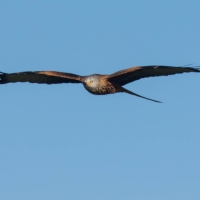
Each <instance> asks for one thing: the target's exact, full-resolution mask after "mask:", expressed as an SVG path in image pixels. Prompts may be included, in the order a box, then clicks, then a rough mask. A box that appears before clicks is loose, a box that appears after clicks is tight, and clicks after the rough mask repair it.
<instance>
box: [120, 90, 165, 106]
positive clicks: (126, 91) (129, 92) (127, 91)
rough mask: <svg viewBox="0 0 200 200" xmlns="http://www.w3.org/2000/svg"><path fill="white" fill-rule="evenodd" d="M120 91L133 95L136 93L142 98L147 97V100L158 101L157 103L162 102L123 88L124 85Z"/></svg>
mask: <svg viewBox="0 0 200 200" xmlns="http://www.w3.org/2000/svg"><path fill="white" fill-rule="evenodd" d="M120 92H125V93H128V94H131V95H135V96H137V97H141V98H143V99H147V100H150V101H154V102H157V103H162V102H161V101H157V100H154V99H149V98H147V97H143V96H141V95H139V94H136V93H134V92H131V91H129V90H127V89H125V88H123V87H122V88H121V90H120Z"/></svg>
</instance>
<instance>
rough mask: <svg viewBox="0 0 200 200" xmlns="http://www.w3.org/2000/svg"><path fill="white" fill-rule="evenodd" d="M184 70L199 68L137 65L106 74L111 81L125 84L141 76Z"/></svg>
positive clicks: (189, 70)
mask: <svg viewBox="0 0 200 200" xmlns="http://www.w3.org/2000/svg"><path fill="white" fill-rule="evenodd" d="M185 72H200V70H199V68H195V67H194V68H193V67H174V66H139V67H131V68H128V69H125V70H121V71H118V72H116V73H114V74H111V75H108V77H107V78H108V80H109V81H111V82H115V83H118V84H120V85H125V84H128V83H130V82H133V81H136V80H139V79H141V78H148V77H155V76H168V75H173V74H181V73H185Z"/></svg>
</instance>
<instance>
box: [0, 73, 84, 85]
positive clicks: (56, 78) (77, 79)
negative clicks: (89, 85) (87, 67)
mask: <svg viewBox="0 0 200 200" xmlns="http://www.w3.org/2000/svg"><path fill="white" fill-rule="evenodd" d="M83 78H84V77H83V76H78V75H76V74H70V73H63V72H55V71H33V72H19V73H11V74H7V73H3V72H0V84H6V83H16V82H29V83H38V84H58V83H81V82H82V79H83Z"/></svg>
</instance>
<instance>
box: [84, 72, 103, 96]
mask: <svg viewBox="0 0 200 200" xmlns="http://www.w3.org/2000/svg"><path fill="white" fill-rule="evenodd" d="M83 85H84V87H85V88H86V90H88V91H89V92H91V93H95V92H96V91H97V89H98V87H99V76H98V75H95V74H94V75H91V76H87V77H86V78H85V79H84V80H83Z"/></svg>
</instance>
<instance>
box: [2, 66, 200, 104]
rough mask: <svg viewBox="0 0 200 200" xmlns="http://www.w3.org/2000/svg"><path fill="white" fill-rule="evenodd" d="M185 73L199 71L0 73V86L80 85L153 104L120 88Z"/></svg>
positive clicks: (158, 68) (142, 69) (170, 68)
mask: <svg viewBox="0 0 200 200" xmlns="http://www.w3.org/2000/svg"><path fill="white" fill-rule="evenodd" d="M185 72H200V70H199V68H197V67H174V66H138V67H131V68H128V69H124V70H121V71H118V72H115V73H113V74H110V75H101V74H93V75H90V76H79V75H76V74H71V73H63V72H56V71H33V72H19V73H11V74H7V73H3V72H0V84H6V83H15V82H30V83H39V84H58V83H82V84H83V85H84V87H85V88H86V90H88V91H89V92H90V93H92V94H96V95H102V94H114V93H117V92H125V93H128V94H131V95H135V96H138V97H141V98H144V99H148V100H151V101H154V102H160V101H156V100H153V99H149V98H146V97H143V96H140V95H138V94H136V93H133V92H131V91H129V90H127V89H125V88H123V87H122V86H124V85H126V84H128V83H130V82H133V81H136V80H139V79H141V78H148V77H155V76H168V75H173V74H181V73H185Z"/></svg>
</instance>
